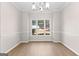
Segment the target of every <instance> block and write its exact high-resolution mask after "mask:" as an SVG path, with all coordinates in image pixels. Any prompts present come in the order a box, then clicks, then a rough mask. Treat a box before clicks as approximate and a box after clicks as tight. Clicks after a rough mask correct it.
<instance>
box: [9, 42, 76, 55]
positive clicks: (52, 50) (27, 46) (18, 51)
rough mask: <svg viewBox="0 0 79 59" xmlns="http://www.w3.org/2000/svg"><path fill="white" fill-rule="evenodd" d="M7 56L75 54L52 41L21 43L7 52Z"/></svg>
mask: <svg viewBox="0 0 79 59" xmlns="http://www.w3.org/2000/svg"><path fill="white" fill-rule="evenodd" d="M8 55H9V56H76V54H75V53H73V52H72V51H70V50H69V49H68V48H66V47H65V46H64V45H62V44H60V43H53V42H29V43H22V44H20V45H19V46H17V47H16V48H14V49H13V50H12V51H10V52H9V53H8Z"/></svg>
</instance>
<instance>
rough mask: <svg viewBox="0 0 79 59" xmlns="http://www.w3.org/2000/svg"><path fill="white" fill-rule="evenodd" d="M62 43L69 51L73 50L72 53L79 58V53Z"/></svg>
mask: <svg viewBox="0 0 79 59" xmlns="http://www.w3.org/2000/svg"><path fill="white" fill-rule="evenodd" d="M60 43H61V44H63V45H64V46H65V47H67V48H68V49H69V50H71V51H72V52H74V53H75V54H76V55H78V56H79V53H78V52H76V51H75V50H74V49H72V48H70V47H69V46H68V45H67V44H64V43H62V42H60Z"/></svg>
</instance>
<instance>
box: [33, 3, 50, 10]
mask: <svg viewBox="0 0 79 59" xmlns="http://www.w3.org/2000/svg"><path fill="white" fill-rule="evenodd" d="M48 9H49V3H48V2H33V3H32V10H37V11H44V10H48Z"/></svg>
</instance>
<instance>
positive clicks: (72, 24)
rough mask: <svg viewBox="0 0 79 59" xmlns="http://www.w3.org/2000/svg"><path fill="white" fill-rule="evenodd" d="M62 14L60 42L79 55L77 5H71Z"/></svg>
mask: <svg viewBox="0 0 79 59" xmlns="http://www.w3.org/2000/svg"><path fill="white" fill-rule="evenodd" d="M62 12H63V14H62V27H63V30H62V34H63V36H62V37H63V39H62V42H63V43H64V44H65V45H67V46H68V47H69V48H71V49H72V50H73V51H75V52H76V53H77V54H78V55H79V3H78V2H73V3H71V4H70V5H69V6H68V7H66V8H65V9H64V10H63V11H62Z"/></svg>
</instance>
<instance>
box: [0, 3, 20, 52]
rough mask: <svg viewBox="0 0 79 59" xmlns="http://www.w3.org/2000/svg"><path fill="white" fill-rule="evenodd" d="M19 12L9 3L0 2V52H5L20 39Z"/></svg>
mask: <svg viewBox="0 0 79 59" xmlns="http://www.w3.org/2000/svg"><path fill="white" fill-rule="evenodd" d="M19 21H20V13H19V11H18V10H17V9H16V8H15V7H14V6H13V5H11V4H10V3H7V2H4V3H3V2H1V40H0V41H1V42H0V43H1V47H0V48H1V52H2V53H5V52H6V51H7V50H9V49H11V48H12V47H13V46H14V45H16V44H17V43H18V42H19V41H20V36H19V35H20V32H19V31H20V30H19Z"/></svg>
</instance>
